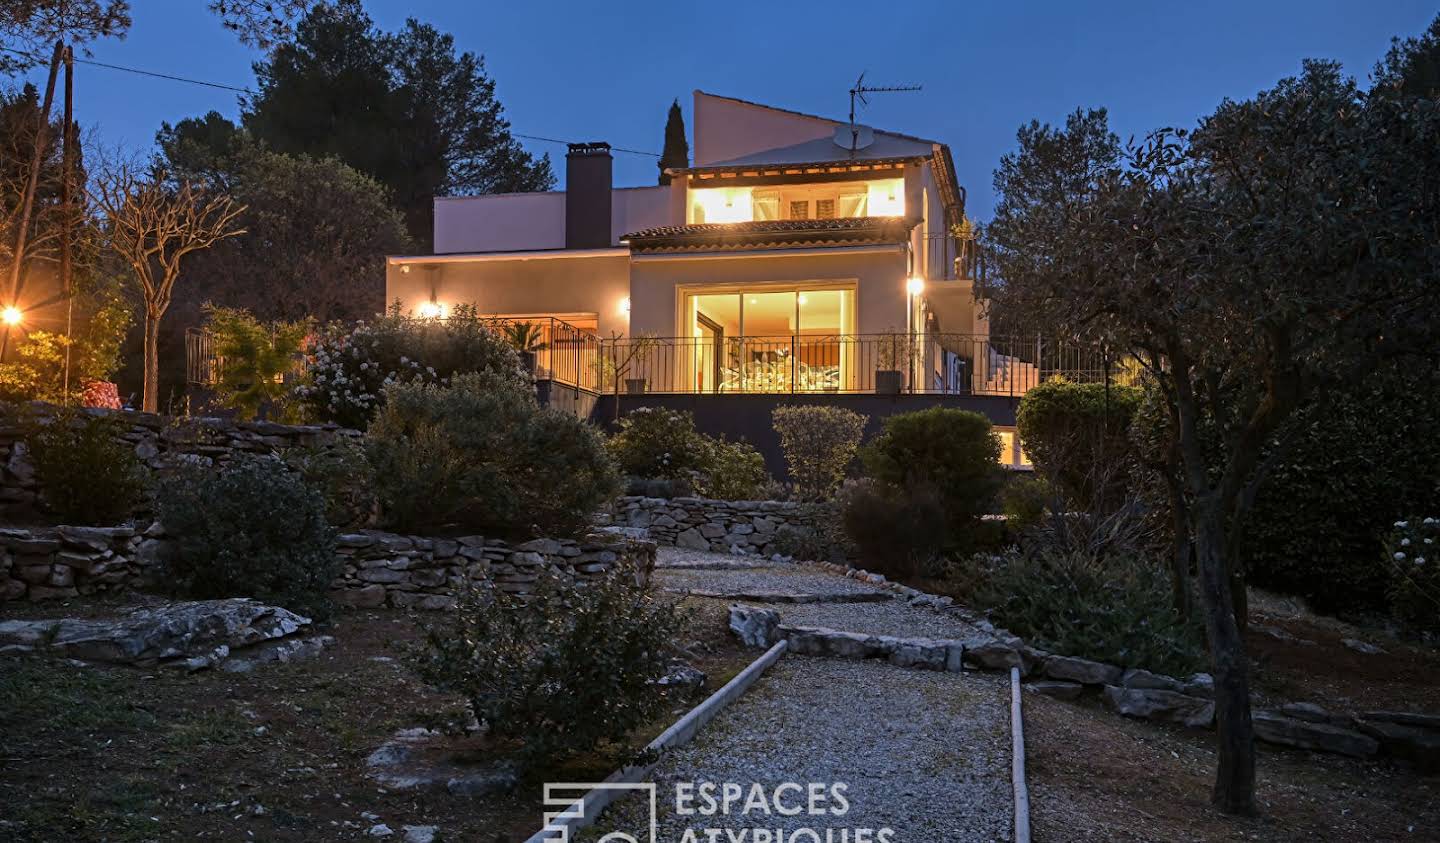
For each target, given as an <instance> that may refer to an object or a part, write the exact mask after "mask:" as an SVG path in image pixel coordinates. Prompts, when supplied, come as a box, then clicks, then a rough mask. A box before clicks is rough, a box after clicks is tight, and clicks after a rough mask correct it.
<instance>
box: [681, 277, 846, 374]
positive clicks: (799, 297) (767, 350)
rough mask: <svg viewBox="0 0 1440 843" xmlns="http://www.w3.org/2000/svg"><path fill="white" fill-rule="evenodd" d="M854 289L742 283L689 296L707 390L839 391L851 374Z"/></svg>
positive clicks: (698, 365) (696, 356)
mask: <svg viewBox="0 0 1440 843" xmlns="http://www.w3.org/2000/svg"><path fill="white" fill-rule="evenodd" d="M854 297H855V294H854V292H853V291H851V290H834V289H831V290H826V289H816V290H809V289H806V290H800V289H791V290H784V289H780V290H777V289H775V288H774V287H766V288H763V289H760V288H757V289H749V290H746V289H741V290H737V291H734V292H724V293H695V294H690V295H689V296H687V307H686V309H685V310H686V313H687V314H688V318H689V322H690V325H689V326H688V329H689V330H688V331H687V332H686V334H687V336H688V337H690V338H692V339H691V341H692V342H693V343H694V352H693V362H692V365H693V368H694V372H695V387H696V389H697V391H700V392H838V391H842V390H843V389H844V388H845V384H846V383H847V380H846V375H847V374H848V373H849V372H848V370H849V368H850V367H849V366H848V365H846V364H847V359H846V358H847V355H846V353H845V350H844V348H843V343H842V339H841V337H842V335H843V334H845V333H847V332H849V331H851V330H853V325H854V318H853V315H852V313H853V308H854Z"/></svg>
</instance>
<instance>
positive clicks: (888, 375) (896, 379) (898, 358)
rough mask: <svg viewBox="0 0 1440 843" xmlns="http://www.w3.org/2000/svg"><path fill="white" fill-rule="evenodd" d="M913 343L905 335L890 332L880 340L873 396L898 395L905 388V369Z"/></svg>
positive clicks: (908, 363)
mask: <svg viewBox="0 0 1440 843" xmlns="http://www.w3.org/2000/svg"><path fill="white" fill-rule="evenodd" d="M913 349H914V341H913V340H912V339H911V338H910V336H909V335H907V334H897V333H895V332H894V330H891V332H890V333H889V334H886V335H885V336H884V337H881V338H880V349H879V354H878V358H879V359H878V360H877V361H876V367H875V394H876V395H899V394H900V392H901V391H902V390H903V389H904V388H905V369H906V367H908V366H909V365H910V360H911V358H912V357H913Z"/></svg>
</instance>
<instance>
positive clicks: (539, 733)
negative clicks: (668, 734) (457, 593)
mask: <svg viewBox="0 0 1440 843" xmlns="http://www.w3.org/2000/svg"><path fill="white" fill-rule="evenodd" d="M683 627H684V617H683V616H682V615H680V614H679V611H678V609H677V608H676V606H675V604H673V603H670V602H666V601H659V600H656V599H654V597H653V596H652V595H651V594H650V592H649V590H648V588H647V587H645V586H641V585H638V584H637V582H636V576H635V571H634V570H632V569H629V568H625V567H616V568H614V569H612V570H610V571H609V572H607V573H606V575H605V576H604V578H603V579H600V580H595V581H588V582H580V583H576V582H573V581H570V580H567V579H564V578H562V576H561V575H559V574H556V573H546V574H544V575H543V576H542V577H541V579H540V581H539V582H538V583H537V584H536V589H535V591H534V593H532V594H530V595H527V596H524V597H521V596H517V595H513V594H509V593H507V592H505V591H502V590H500V589H498V588H495V587H493V586H492V585H490V584H489V583H488V582H486V583H480V584H477V585H475V586H474V587H473V588H472V589H471V590H470V591H468V592H467V593H465V594H464V595H463V596H462V598H461V600H460V603H459V605H458V607H457V608H456V610H455V611H454V612H453V613H452V614H451V617H450V618H449V619H447V620H446V621H442V622H440V623H437V624H436V625H434V626H432V627H431V628H430V629H429V630H428V635H427V643H428V647H427V649H426V651H425V652H424V654H423V655H422V658H421V662H420V665H419V666H420V671H421V674H422V675H423V676H424V677H425V678H426V679H427V680H428V681H429V682H431V683H432V684H434V685H435V686H437V687H439V688H441V689H443V690H447V691H451V692H454V693H457V694H460V695H461V696H463V697H464V698H465V699H466V700H467V701H468V702H469V703H470V705H471V707H472V708H473V710H474V713H475V716H476V718H478V719H479V721H480V722H481V723H482V724H484V725H485V726H486V727H488V729H489V735H490V737H491V738H493V739H496V740H498V741H501V742H504V743H508V744H510V745H513V746H514V747H515V748H516V750H517V751H518V753H519V757H520V759H521V761H522V762H523V763H526V764H527V765H533V764H535V763H536V762H540V761H544V760H558V759H559V758H561V757H563V756H565V755H570V754H574V753H579V752H585V751H589V750H592V749H595V748H596V747H598V746H600V745H602V744H605V743H607V742H608V743H618V742H620V741H623V740H624V739H625V738H626V737H627V736H628V735H629V734H630V733H631V732H632V731H633V730H634V729H636V728H638V727H640V726H642V725H644V724H645V723H647V722H649V721H650V720H651V719H653V718H654V717H656V716H657V715H659V714H660V713H662V712H663V711H665V710H666V697H665V694H664V690H663V687H664V686H662V685H659V684H657V680H659V679H660V678H661V677H663V676H664V675H665V673H666V670H667V666H668V661H669V660H668V652H669V648H670V646H671V642H672V641H674V640H675V639H676V637H677V636H678V635H679V634H680V633H681V631H682V629H683Z"/></svg>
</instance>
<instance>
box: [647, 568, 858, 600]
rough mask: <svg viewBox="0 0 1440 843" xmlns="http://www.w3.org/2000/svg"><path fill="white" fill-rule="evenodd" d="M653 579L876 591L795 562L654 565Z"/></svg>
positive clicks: (668, 584)
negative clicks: (736, 566) (733, 566)
mask: <svg viewBox="0 0 1440 843" xmlns="http://www.w3.org/2000/svg"><path fill="white" fill-rule="evenodd" d="M655 583H656V585H658V586H660V587H661V588H686V589H695V590H700V591H717V592H731V593H734V592H757V591H784V592H788V593H792V594H860V593H867V592H868V593H875V592H876V591H878V589H876V588H875V587H874V586H872V585H866V584H864V583H861V582H856V581H855V580H849V579H846V578H844V577H837V576H835V575H833V574H827V573H824V572H823V571H817V570H815V569H813V568H802V567H799V566H791V567H783V568H782V567H778V566H777V567H774V568H757V569H754V570H749V571H726V570H678V569H675V568H656V569H655Z"/></svg>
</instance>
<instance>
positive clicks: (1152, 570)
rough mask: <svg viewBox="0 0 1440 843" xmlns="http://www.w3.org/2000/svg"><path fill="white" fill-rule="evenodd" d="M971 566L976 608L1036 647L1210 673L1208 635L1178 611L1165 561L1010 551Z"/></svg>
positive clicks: (1181, 673) (1183, 671) (1159, 669)
mask: <svg viewBox="0 0 1440 843" xmlns="http://www.w3.org/2000/svg"><path fill="white" fill-rule="evenodd" d="M969 564H971V565H973V566H975V567H976V568H977V569H978V570H976V571H975V572H973V574H974V576H973V580H974V581H975V582H976V583H978V585H977V587H976V591H975V593H974V595H973V597H972V598H971V599H972V601H973V603H974V604H975V605H977V606H979V607H982V608H984V609H986V610H988V612H989V614H990V617H991V620H993V621H994V622H995V623H996V624H997V625H999V626H1003V627H1005V628H1007V629H1009V630H1010V631H1011V632H1014V633H1015V634H1016V635H1020V636H1022V637H1024V638H1027V639H1029V640H1030V641H1031V643H1032V644H1035V645H1037V646H1040V647H1042V648H1044V649H1047V650H1051V651H1053V652H1056V653H1062V654H1064V655H1069V656H1079V657H1081V658H1087V659H1094V660H1095V661H1101V662H1106V663H1108V664H1116V665H1120V666H1122V667H1137V668H1144V669H1146V670H1153V671H1157V672H1160V673H1166V674H1170V675H1172V676H1186V675H1189V674H1191V673H1194V672H1196V671H1199V670H1204V669H1205V664H1206V661H1205V636H1204V630H1203V628H1202V627H1201V626H1200V623H1199V621H1198V620H1191V621H1189V622H1187V621H1185V620H1184V619H1182V618H1181V617H1180V615H1179V614H1178V613H1177V612H1176V611H1175V608H1174V606H1173V604H1172V601H1171V593H1170V578H1169V574H1168V573H1167V571H1166V568H1165V566H1164V565H1163V564H1160V563H1159V562H1153V561H1150V560H1147V559H1142V558H1139V557H1127V556H1111V557H1108V558H1104V559H1100V558H1096V557H1094V556H1091V555H1088V554H1084V553H1073V554H1052V553H1038V554H1022V553H1019V552H1007V553H1005V554H1003V555H1001V556H998V557H989V558H985V557H979V558H975V559H972V560H971V561H970V563H969Z"/></svg>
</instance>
